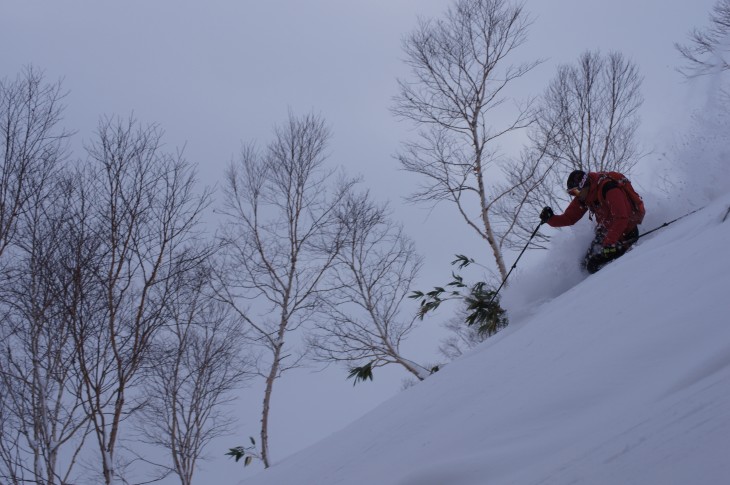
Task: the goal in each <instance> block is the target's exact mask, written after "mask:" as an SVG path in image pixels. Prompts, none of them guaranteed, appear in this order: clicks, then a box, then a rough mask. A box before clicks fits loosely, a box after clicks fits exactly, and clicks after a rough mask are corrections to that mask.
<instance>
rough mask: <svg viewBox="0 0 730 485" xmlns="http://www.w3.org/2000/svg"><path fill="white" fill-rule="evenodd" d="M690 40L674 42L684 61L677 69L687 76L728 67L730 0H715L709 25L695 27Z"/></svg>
mask: <svg viewBox="0 0 730 485" xmlns="http://www.w3.org/2000/svg"><path fill="white" fill-rule="evenodd" d="M689 42H690V43H689V44H675V47H676V49H677V50H678V51H679V53H680V54H681V55H682V57H683V58H684V59H685V61H687V65H686V66H685V68H683V69H680V72H681V73H682V74H684V75H685V76H687V77H695V76H701V75H705V74H711V73H714V72H721V71H727V70H730V58H728V47H730V0H717V2H716V3H715V5H714V6H713V7H712V12H710V26H709V27H708V28H706V29H705V30H700V29H694V30H692V32H690V34H689Z"/></svg>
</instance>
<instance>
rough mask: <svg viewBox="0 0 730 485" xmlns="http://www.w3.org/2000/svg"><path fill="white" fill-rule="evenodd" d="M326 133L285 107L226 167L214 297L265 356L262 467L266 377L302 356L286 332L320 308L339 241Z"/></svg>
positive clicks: (266, 458) (264, 436)
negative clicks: (268, 136) (279, 119)
mask: <svg viewBox="0 0 730 485" xmlns="http://www.w3.org/2000/svg"><path fill="white" fill-rule="evenodd" d="M329 138H330V133H329V130H328V129H327V127H326V125H325V122H324V120H323V119H321V118H320V117H318V116H315V115H306V116H303V117H296V116H294V115H292V114H290V115H289V119H288V122H287V123H286V124H284V125H283V126H280V127H277V128H276V129H275V131H274V139H273V141H272V142H271V143H270V144H269V145H268V147H267V148H266V150H264V151H263V152H261V151H259V150H258V149H257V148H256V147H255V146H253V145H247V146H245V147H244V148H243V149H242V151H241V155H240V158H239V160H238V161H237V162H235V163H232V164H231V166H230V168H229V170H228V172H227V178H226V184H225V189H224V197H225V206H224V208H223V213H224V215H225V216H226V221H225V223H224V226H223V228H222V231H221V238H222V239H221V242H222V245H223V250H224V253H225V254H226V256H227V258H228V261H227V264H226V267H227V268H228V269H229V271H227V272H226V274H225V275H224V277H223V282H224V285H223V288H221V290H220V293H221V294H220V297H221V298H222V299H223V300H224V301H226V302H228V303H229V304H230V305H231V306H232V307H233V308H234V309H235V311H236V312H237V313H238V315H239V316H240V317H241V318H242V319H243V320H244V321H245V322H246V323H247V324H248V326H249V327H250V329H251V331H252V335H253V342H254V343H255V344H257V345H259V346H260V347H261V348H262V349H263V352H264V353H265V354H266V355H267V357H266V358H265V359H264V361H263V362H262V363H261V367H260V370H259V374H260V376H261V377H262V378H263V379H265V383H266V385H265V389H264V396H263V406H262V410H261V441H260V444H259V445H260V457H261V459H262V461H263V463H264V466H265V467H268V466H269V464H270V459H271V458H270V457H271V455H270V451H269V413H270V409H271V407H270V406H271V399H272V391H273V388H274V383H275V381H276V379H278V378H279V377H280V376H281V375H282V373H283V372H285V371H287V370H289V369H292V368H295V367H298V366H299V365H300V364H301V359H302V357H303V355H302V353H301V352H297V351H296V349H295V348H294V347H295V346H291V345H290V346H287V345H286V343H287V338H288V337H290V334H291V333H292V332H294V331H295V330H297V329H299V328H300V326H301V325H302V324H304V323H306V322H308V321H310V320H311V318H312V316H313V315H314V314H315V313H317V312H318V311H320V310H321V307H322V304H321V298H320V296H321V293H322V292H323V290H324V288H323V284H324V280H325V275H326V273H327V271H328V270H329V269H330V268H331V266H332V264H333V263H334V260H335V258H336V256H337V254H338V252H339V250H340V246H341V240H340V239H341V238H340V234H339V225H338V219H337V211H336V208H337V206H338V203H339V200H340V199H341V198H342V196H343V194H344V193H345V191H346V190H347V188H348V186H349V184H348V183H344V182H343V183H342V185H341V186H339V187H338V188H337V190H336V192H335V193H333V190H332V185H331V184H332V181H333V180H332V179H333V173H332V172H331V171H328V170H326V168H325V166H324V161H325V151H326V147H327V142H328V140H329Z"/></svg>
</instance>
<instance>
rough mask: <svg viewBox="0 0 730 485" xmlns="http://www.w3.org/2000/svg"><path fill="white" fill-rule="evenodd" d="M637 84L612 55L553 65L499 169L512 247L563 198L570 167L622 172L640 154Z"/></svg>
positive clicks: (633, 70)
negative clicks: (519, 140) (518, 143)
mask: <svg viewBox="0 0 730 485" xmlns="http://www.w3.org/2000/svg"><path fill="white" fill-rule="evenodd" d="M641 82H642V78H641V76H640V75H639V70H638V68H637V67H636V65H635V64H634V63H633V62H631V61H630V60H628V59H626V58H625V57H624V56H623V55H622V54H620V53H618V52H612V53H610V54H608V55H602V54H601V53H599V52H590V51H588V52H585V53H583V54H582V55H581V56H580V58H579V59H578V62H577V64H574V65H572V64H565V65H561V66H559V67H558V71H557V74H556V76H555V78H554V79H553V80H552V81H551V83H550V85H549V86H548V88H547V89H546V91H545V94H544V95H543V97H542V99H541V101H540V103H539V109H538V111H537V121H536V123H535V124H534V125H533V127H532V129H531V130H530V139H531V145H530V146H529V147H527V148H526V149H525V151H524V152H523V154H522V157H521V159H520V160H519V161H518V162H517V163H514V164H512V165H511V166H509V167H508V169H507V170H506V179H507V183H506V184H505V187H504V189H510V188H511V189H513V190H511V191H510V192H509V196H508V197H507V198H506V199H505V200H504V201H503V203H502V204H500V208H499V211H500V213H502V214H503V217H505V218H507V217H515V220H516V221H517V226H518V228H519V230H517V231H515V235H516V236H517V240H516V241H514V242H518V241H524V240H525V239H526V236H529V235H530V233H531V232H532V230H533V228H534V226H535V219H536V214H539V212H540V210H541V209H542V208H543V207H544V206H546V205H556V204H559V203H561V202H565V201H566V200H567V195H566V194H565V190H564V187H565V178H566V176H567V174H568V173H570V172H571V171H572V170H584V171H586V172H588V171H619V172H622V173H624V174H629V173H630V171H631V169H632V167H634V165H636V163H637V162H638V161H639V159H640V158H641V156H642V153H641V150H640V148H639V146H638V142H637V139H636V130H637V128H638V126H639V116H638V110H639V108H640V107H641V104H642V103H643V98H642V96H641V92H640V89H641ZM538 239H539V238H538Z"/></svg>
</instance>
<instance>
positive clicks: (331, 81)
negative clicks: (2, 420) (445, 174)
mask: <svg viewBox="0 0 730 485" xmlns="http://www.w3.org/2000/svg"><path fill="white" fill-rule="evenodd" d="M448 3H449V2H446V1H443V0H367V1H362V0H361V1H351V0H281V1H275V0H256V1H251V0H236V1H234V0H230V1H221V0H212V1H211V0H207V1H205V2H203V1H199V2H192V1H181V0H175V1H172V0H147V1H141V0H140V1H138V0H135V1H126V2H93V1H83V2H82V1H69V0H67V1H61V2H38V1H36V2H31V1H20V0H18V1H8V0H0V46H2V58H1V59H2V61H1V62H0V77H5V78H14V77H15V76H16V74H17V73H18V72H19V71H20V70H21V69H22V67H23V66H26V65H29V64H32V65H34V66H36V67H38V68H41V69H44V70H45V71H46V75H47V77H48V79H50V80H55V79H58V78H63V85H64V87H65V88H66V89H67V90H69V96H68V98H67V99H66V101H67V105H68V109H67V111H66V116H65V124H66V126H67V127H68V128H70V129H73V130H77V131H78V133H77V135H76V137H75V139H74V144H75V146H76V148H77V151H76V155H77V156H79V157H82V156H83V154H82V151H81V150H80V149H79V147H81V146H82V143H83V141H84V140H89V139H90V138H91V136H92V133H93V130H94V128H95V126H96V123H97V121H98V119H99V117H100V116H101V115H122V116H127V115H129V114H130V113H132V112H134V114H135V115H136V117H137V118H138V119H139V120H140V121H141V122H143V123H149V122H155V123H159V124H160V125H161V127H162V128H163V129H164V130H165V132H166V137H165V140H166V141H167V143H168V144H169V146H170V147H171V148H174V147H180V146H183V145H185V147H186V149H185V153H186V157H187V159H188V160H189V161H191V162H193V163H196V164H198V166H199V169H200V175H201V179H202V182H204V183H206V184H215V183H217V182H219V181H220V180H221V178H222V177H221V175H222V172H223V169H224V166H225V165H226V164H227V163H228V162H229V161H230V159H231V157H232V156H233V155H234V154H235V153H236V152H237V150H238V149H239V147H240V145H241V142H242V141H250V140H258V141H259V142H262V143H265V142H266V141H267V139H268V137H269V134H270V132H271V128H272V126H273V125H274V124H276V123H280V122H282V121H283V120H284V119H285V118H286V116H287V113H288V111H289V110H292V111H293V112H294V113H296V114H303V113H306V112H308V111H315V112H317V113H320V114H321V115H322V116H323V117H324V118H325V119H326V120H327V121H328V123H329V124H330V126H331V128H332V131H333V135H334V137H333V140H332V145H331V150H330V152H331V157H330V161H331V162H332V163H333V164H338V165H342V166H344V167H345V168H346V169H347V170H348V171H349V172H350V173H352V174H356V173H360V174H362V175H363V176H364V180H365V183H366V185H367V186H368V187H369V188H370V189H371V190H372V191H373V193H374V194H375V195H377V196H378V197H379V198H381V199H386V198H389V199H390V200H391V202H392V205H393V208H394V211H395V216H396V218H398V219H400V220H401V221H402V222H404V223H405V224H406V228H407V231H408V232H409V234H410V235H411V236H412V237H413V238H414V239H415V240H416V243H417V246H418V249H419V251H420V252H421V253H422V254H424V255H425V256H426V258H427V260H426V267H425V270H424V272H423V275H424V276H423V277H422V281H423V285H424V286H429V285H430V286H432V285H434V284H437V283H440V282H442V280H443V279H444V277H446V276H448V272H449V271H450V267H449V265H448V262H449V261H450V260H451V259H452V255H453V254H455V253H466V254H469V255H471V256H472V257H476V258H479V257H480V252H483V253H484V254H485V257H483V258H481V259H483V260H487V259H488V258H487V257H486V246H485V245H484V243H482V242H481V241H479V240H477V239H476V237H475V236H474V235H473V234H472V233H471V232H469V231H468V230H467V229H466V227H465V226H464V225H463V224H461V223H452V220H455V217H454V215H455V214H454V213H453V212H451V211H450V210H449V209H450V208H449V207H443V208H437V209H436V210H434V211H428V210H426V209H425V208H422V207H413V206H409V205H406V204H404V203H403V202H402V200H401V197H402V196H404V195H406V194H408V193H409V192H410V191H411V190H413V188H415V186H416V183H417V182H418V180H417V179H416V178H414V177H413V176H410V175H408V174H405V173H403V172H401V171H399V169H398V165H397V163H396V161H395V160H394V159H393V157H392V155H393V154H394V153H395V151H396V150H397V149H398V143H399V142H400V141H402V140H404V139H405V138H406V137H407V136H408V135H409V133H408V127H407V126H406V125H404V124H402V123H398V122H397V121H396V120H395V119H394V118H393V117H392V116H391V114H390V113H389V111H388V108H389V107H390V105H391V98H392V96H393V95H394V94H395V93H396V78H397V77H402V76H405V75H406V74H407V72H406V69H405V66H404V65H403V63H402V61H401V59H402V52H401V44H400V43H401V39H402V37H403V36H404V35H405V34H406V33H407V32H409V31H410V30H411V29H412V28H413V27H414V25H415V23H416V18H417V16H419V15H420V16H424V17H433V16H436V15H439V14H440V13H441V12H442V11H443V9H444V8H445V7H446V6H447V5H448ZM713 3H714V2H713V0H640V1H636V0H614V1H612V2H607V1H605V0H550V1H546V0H528V1H527V2H526V7H527V10H528V11H529V12H530V13H531V14H532V15H533V17H534V24H533V26H532V28H531V29H530V37H529V40H528V42H527V43H526V45H525V46H523V48H522V49H521V50H520V51H519V52H518V53H517V55H516V57H515V58H514V61H515V62H520V61H523V60H532V59H537V58H543V59H546V62H545V63H544V64H542V65H541V66H540V67H538V68H537V69H535V70H534V71H533V72H532V73H530V74H529V75H528V77H526V78H524V79H522V80H521V81H520V82H519V84H518V85H517V86H516V88H517V89H516V90H515V92H514V94H515V95H516V96H521V97H525V96H530V95H537V94H540V93H541V92H542V91H543V89H544V88H545V86H546V85H547V83H548V82H549V81H550V79H551V78H552V76H553V74H554V72H555V66H556V65H557V64H560V63H568V62H574V61H575V60H576V59H577V57H578V55H579V54H580V53H582V52H584V51H585V50H588V49H601V50H602V51H610V50H618V51H621V52H623V53H624V54H625V55H626V56H627V57H629V58H631V59H632V60H634V61H635V62H636V63H637V64H638V66H639V69H640V71H641V73H642V74H643V76H644V84H643V94H644V97H645V103H644V106H643V109H642V112H641V115H642V118H643V121H644V122H643V125H642V128H641V130H642V136H643V141H644V142H645V143H646V144H647V145H648V148H650V149H651V148H658V149H661V143H662V140H663V139H665V138H667V137H669V136H671V135H670V131H668V130H670V129H671V128H672V127H671V126H669V125H668V124H667V122H666V120H668V119H674V118H675V117H676V115H677V113H682V112H683V111H686V110H687V109H688V107H689V106H690V105H689V104H688V102H689V98H688V94H687V85H686V83H684V82H683V81H682V79H681V77H680V75H679V74H678V73H677V72H676V71H675V68H676V67H677V66H678V65H679V63H680V59H679V56H678V54H677V53H676V51H675V50H674V48H673V43H674V42H682V41H684V40H685V39H686V34H687V32H688V31H689V30H690V29H691V28H693V27H695V26H703V25H705V23H706V18H707V13H708V12H709V10H710V8H711V6H712V4H713ZM504 148H505V150H507V151H510V150H512V152H513V154H514V153H516V152H517V151H518V150H519V146H506V147H504ZM508 259H510V260H511V259H512V258H508ZM508 264H509V261H508ZM436 325H437V322H436V321H431V322H428V323H427V324H426V325H425V326H424V327H425V329H424V331H423V332H422V335H420V336H419V340H418V344H417V345H416V344H414V345H415V346H416V347H418V348H415V349H414V352H422V355H424V356H435V353H434V350H435V348H436V347H437V344H438V342H436V341H434V340H433V336H434V335H435V332H432V330H433V328H434V327H436ZM302 375H303V374H299V375H298V377H299V379H293V378H291V379H288V380H286V379H285V380H283V381H282V383H281V384H282V385H281V386H280V388H277V389H275V395H274V402H275V407H274V415H273V416H272V420H273V423H272V442H271V448H272V453H273V455H274V458H275V460H276V459H278V458H281V457H282V456H283V455H286V454H289V453H292V452H294V451H296V450H297V449H299V448H301V447H302V446H304V445H305V444H308V443H311V442H312V441H314V440H316V439H318V438H319V437H321V436H322V435H323V434H327V433H330V432H331V431H333V430H335V429H338V428H339V427H341V426H342V425H344V424H346V423H347V422H348V421H350V420H351V419H353V418H354V417H356V416H358V415H359V414H361V413H362V412H364V411H365V410H367V409H368V408H370V407H371V406H373V405H374V404H375V403H377V402H379V401H381V400H382V399H384V398H385V397H387V396H390V395H392V394H393V393H395V392H397V391H398V388H399V379H400V377H402V375H401V374H398V376H395V375H394V376H393V377H385V376H384V377H383V378H381V379H380V380H379V381H376V382H375V383H372V384H368V385H366V386H359V387H357V388H355V389H353V388H352V386H351V385H350V384H349V381H345V380H344V373H343V372H342V371H341V370H340V369H337V370H335V371H328V372H324V373H321V374H318V375H316V376H313V377H310V376H305V378H301V376H302ZM333 376H334V377H333ZM250 395H252V396H253V397H252V398H251V402H252V403H254V405H255V404H256V403H258V402H259V401H260V398H259V396H258V395H257V394H256V393H250ZM257 412H258V411H254V412H241V415H242V417H243V418H244V421H245V422H244V423H243V424H242V428H241V433H242V434H244V433H245V434H244V436H248V434H256V432H257V425H258V415H257ZM295 413H296V414H295ZM234 441H235V440H234ZM232 444H238V443H232ZM211 453H212V454H214V455H216V456H218V455H220V453H219V450H213V451H212V452H211ZM219 461H220V462H221V465H220V466H221V467H224V468H225V467H233V466H235V465H233V464H232V463H231V462H228V461H225V460H219ZM216 466H217V465H216ZM213 468H215V466H211V467H209V469H213ZM211 473H213V472H211Z"/></svg>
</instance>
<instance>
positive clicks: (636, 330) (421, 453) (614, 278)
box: [234, 196, 730, 485]
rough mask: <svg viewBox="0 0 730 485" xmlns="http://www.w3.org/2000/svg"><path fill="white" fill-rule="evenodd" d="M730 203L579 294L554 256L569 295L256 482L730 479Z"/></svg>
mask: <svg viewBox="0 0 730 485" xmlns="http://www.w3.org/2000/svg"><path fill="white" fill-rule="evenodd" d="M728 207H730V197H727V196H726V197H722V198H720V199H719V200H717V201H716V202H715V203H713V204H712V205H710V206H708V207H706V208H705V209H703V210H701V211H700V212H697V213H696V214H694V215H692V216H689V217H687V218H684V219H682V220H680V221H678V222H676V223H674V224H672V225H671V226H669V227H667V228H665V229H662V230H661V231H658V232H656V233H654V234H652V235H650V236H648V237H646V238H645V239H642V240H641V241H640V243H639V244H637V246H636V247H635V248H634V249H633V250H632V251H630V252H629V253H627V254H626V255H625V256H624V257H623V258H621V259H620V260H618V261H616V262H614V263H612V264H610V265H608V266H607V267H605V268H604V269H603V270H601V271H600V272H599V273H597V274H595V275H593V276H589V277H587V278H585V279H582V280H580V278H579V279H578V280H576V281H573V282H572V283H571V284H573V285H574V286H572V287H570V288H569V289H567V290H565V288H563V287H564V286H566V281H567V280H570V279H571V278H573V279H575V274H577V273H576V272H575V270H574V269H573V268H570V267H568V266H570V265H564V266H565V267H564V268H561V267H559V266H558V267H554V268H553V270H552V271H553V274H552V275H551V278H552V283H551V282H550V281H551V280H550V279H545V280H544V281H545V284H554V285H555V288H557V289H556V290H555V294H556V295H557V296H555V297H554V298H543V299H542V300H540V301H539V302H537V303H536V302H535V301H533V302H529V301H523V302H521V303H519V304H520V305H523V306H524V308H513V306H514V305H517V304H518V299H516V298H511V305H512V306H511V307H510V310H511V315H518V317H517V318H515V317H514V316H513V320H512V323H511V325H510V327H508V328H507V329H506V330H505V331H503V332H502V333H500V334H498V335H497V336H495V337H493V338H491V339H488V340H487V341H486V342H485V343H484V344H482V345H481V346H479V347H477V348H476V349H475V350H474V351H473V352H471V353H470V354H468V355H466V356H464V357H463V358H461V359H460V360H458V361H455V362H453V363H451V364H449V365H448V366H446V367H445V368H443V369H442V370H441V371H440V372H438V373H437V374H435V375H433V376H432V377H430V378H429V379H427V380H426V381H424V382H422V383H420V384H419V385H417V386H415V387H413V388H411V389H408V390H407V391H404V392H402V393H401V394H399V395H398V396H396V397H395V398H393V399H392V400H390V401H388V402H386V403H384V404H383V405H381V406H379V407H378V408H376V409H375V410H373V411H372V412H370V413H369V414H367V415H365V416H364V417H363V418H361V419H360V420H358V421H356V422H354V423H353V424H351V425H350V426H348V427H346V428H345V429H343V430H341V431H340V432H338V433H335V434H333V435H332V436H330V437H328V438H326V439H324V440H322V441H321V442H319V443H317V444H316V445H314V446H312V447H310V448H308V449H305V450H303V451H302V452H300V453H298V454H296V455H293V456H291V457H289V458H287V459H285V460H283V461H281V462H279V463H276V464H275V465H274V466H273V467H272V468H270V469H269V470H265V471H263V472H262V473H260V474H259V475H257V476H255V477H252V478H250V479H246V480H245V482H241V483H245V484H246V485H334V484H342V485H359V484H362V485H481V484H494V485H508V484H519V485H537V484H541V485H546V484H554V485H567V484H591V485H602V484H605V485H617V484H621V485H630V484H637V485H639V484H640V485H675V484H676V485H680V484H693V485H694V484H712V485H720V484H729V483H730V216H728V220H726V221H725V222H722V217H723V216H724V215H725V213H726V211H727V210H728ZM645 230H646V228H645ZM545 267H549V266H545V265H543V267H542V268H543V273H544V268H545ZM527 277H529V274H522V275H521V279H523V280H524V279H525V278H527ZM581 278H583V277H581ZM513 286H519V285H517V284H515V285H513ZM568 286H570V285H568ZM561 292H562V293H561ZM558 293H560V294H558ZM508 300H510V298H506V301H508ZM361 385H368V384H361ZM372 385H377V383H374V384H372ZM234 481H235V480H234Z"/></svg>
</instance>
